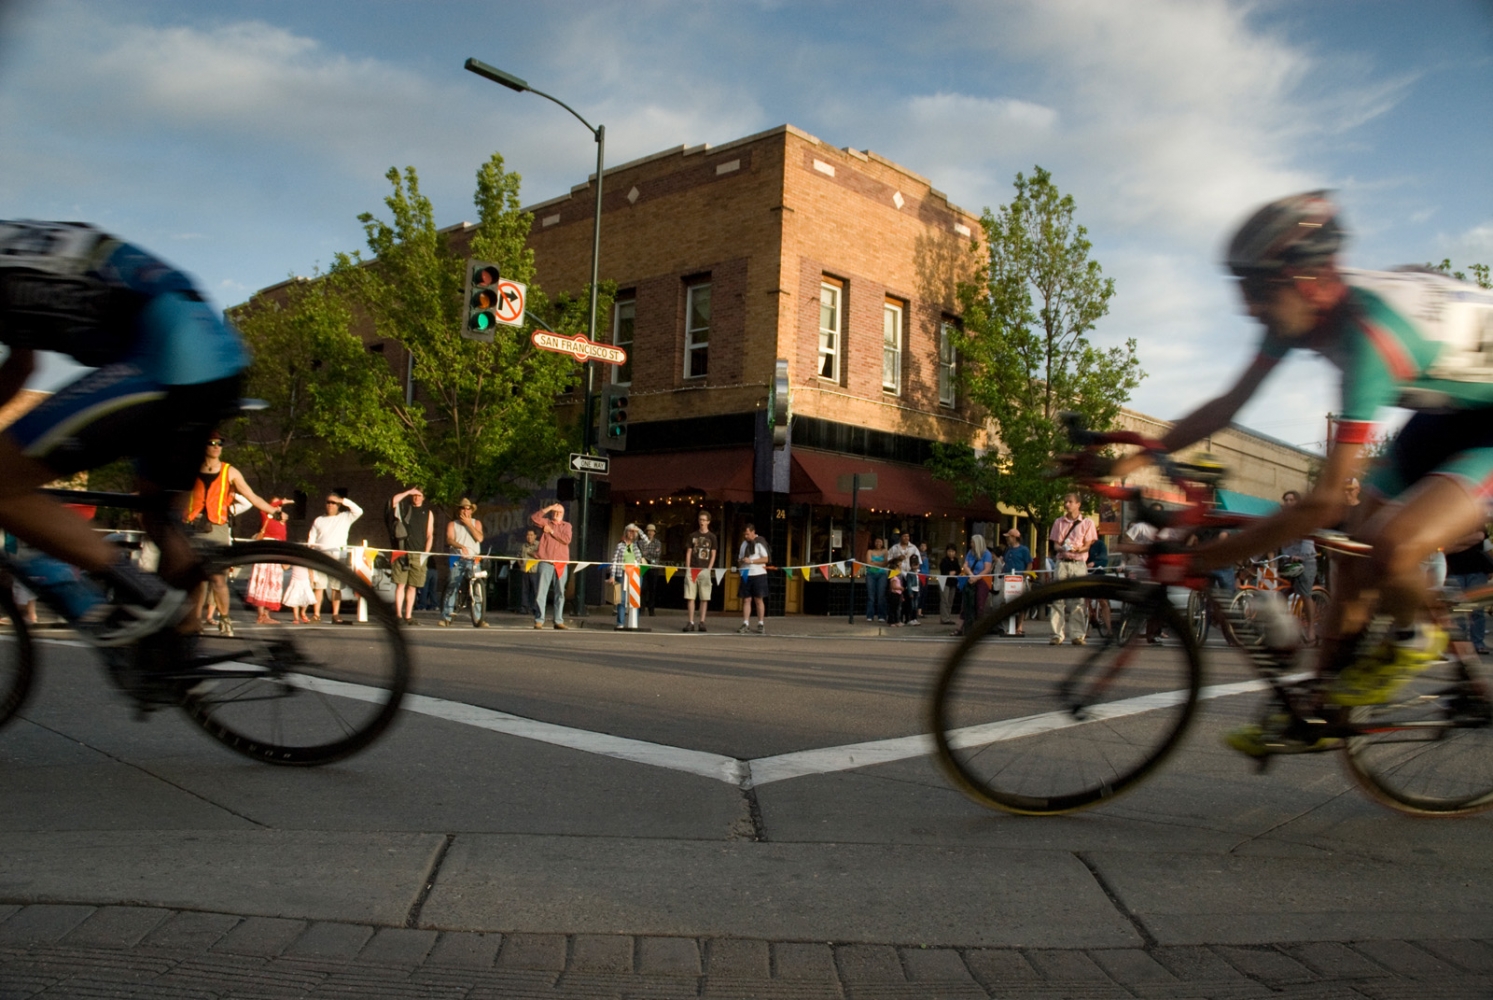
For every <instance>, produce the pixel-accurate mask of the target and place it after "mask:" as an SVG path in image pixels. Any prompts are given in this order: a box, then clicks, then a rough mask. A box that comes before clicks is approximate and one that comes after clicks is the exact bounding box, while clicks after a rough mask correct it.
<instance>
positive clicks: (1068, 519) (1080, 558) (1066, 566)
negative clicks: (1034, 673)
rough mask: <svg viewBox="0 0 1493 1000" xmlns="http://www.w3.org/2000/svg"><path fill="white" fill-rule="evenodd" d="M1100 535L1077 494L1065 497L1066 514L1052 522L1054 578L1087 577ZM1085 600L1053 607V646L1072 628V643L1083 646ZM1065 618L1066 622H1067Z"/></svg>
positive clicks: (1069, 600) (1085, 616) (1085, 638)
mask: <svg viewBox="0 0 1493 1000" xmlns="http://www.w3.org/2000/svg"><path fill="white" fill-rule="evenodd" d="M1098 538H1099V531H1098V529H1097V528H1095V527H1094V522H1093V521H1090V520H1089V519H1088V518H1086V517H1084V516H1083V501H1082V500H1081V499H1080V498H1079V496H1078V494H1077V493H1069V494H1068V495H1067V496H1065V497H1063V516H1062V517H1060V518H1058V519H1057V520H1056V521H1054V522H1053V525H1052V531H1051V532H1050V533H1049V534H1048V536H1047V539H1048V541H1050V542H1052V545H1053V557H1054V559H1055V560H1056V563H1057V565H1056V567H1055V569H1056V573H1055V574H1054V576H1055V578H1056V579H1058V580H1067V579H1070V578H1071V577H1075V576H1085V575H1087V574H1088V572H1089V567H1088V561H1089V548H1090V546H1092V545H1093V544H1094V542H1095V541H1097V540H1098ZM1083 603H1084V602H1083V601H1080V600H1075V599H1073V598H1066V599H1064V600H1063V602H1062V603H1061V604H1054V605H1053V606H1052V639H1051V640H1050V642H1051V643H1052V644H1053V645H1054V646H1059V645H1062V642H1063V640H1064V639H1065V638H1067V634H1066V633H1067V632H1068V631H1069V630H1071V631H1072V633H1073V635H1072V640H1073V645H1075V646H1082V645H1083V644H1084V642H1085V641H1086V640H1087V637H1088V626H1089V621H1088V612H1087V610H1086V609H1085V608H1084V607H1083ZM1065 619H1066V622H1065Z"/></svg>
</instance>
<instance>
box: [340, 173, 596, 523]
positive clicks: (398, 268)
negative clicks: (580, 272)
mask: <svg viewBox="0 0 1493 1000" xmlns="http://www.w3.org/2000/svg"><path fill="white" fill-rule="evenodd" d="M386 176H387V178H388V180H389V183H390V184H391V185H392V187H393V192H392V193H391V194H390V195H389V196H388V197H387V198H385V199H384V204H385V206H386V207H387V209H388V210H389V213H390V218H389V219H388V220H387V221H385V220H384V219H380V218H378V217H376V216H375V215H373V214H372V213H364V214H363V215H360V216H359V217H358V218H359V221H360V222H362V224H363V231H364V234H365V237H366V239H367V245H368V250H369V251H370V254H371V257H370V258H365V257H364V256H363V255H362V253H361V252H354V253H352V254H339V255H337V257H336V259H335V262H334V264H333V266H332V270H331V278H332V283H333V285H334V286H335V288H336V289H337V293H338V294H342V295H346V296H347V298H348V300H349V301H350V302H352V303H353V304H354V305H355V307H356V308H357V309H358V310H359V311H360V312H362V313H364V314H365V315H366V316H367V317H368V318H369V319H370V320H371V321H372V323H373V325H374V329H375V331H376V333H377V334H378V336H380V337H384V338H388V339H389V340H391V341H393V342H395V343H397V344H399V345H400V346H401V347H404V348H407V349H408V350H409V351H410V352H411V354H412V355H413V359H414V381H415V384H416V385H417V386H418V392H416V393H415V395H414V398H413V399H412V400H407V399H406V394H405V379H404V373H403V372H395V371H394V370H393V369H392V368H390V367H389V366H388V365H387V364H384V363H383V362H382V359H377V358H375V360H376V361H377V362H378V363H377V364H373V365H369V366H366V370H365V371H364V372H362V373H360V375H361V376H362V377H360V378H358V379H352V380H349V381H348V382H347V383H345V384H342V385H338V386H328V387H326V389H325V390H324V392H323V393H322V397H321V402H322V403H323V405H324V406H325V407H326V408H327V409H326V412H327V415H328V417H329V419H328V420H327V421H326V423H325V424H324V427H323V433H324V434H325V436H326V439H327V440H328V442H329V443H331V444H332V445H334V446H336V447H339V448H345V449H352V450H355V451H357V452H358V453H360V454H362V455H365V456H367V458H368V459H369V460H370V461H371V462H372V464H373V466H374V468H376V469H377V470H378V471H379V472H380V473H384V474H387V475H391V476H394V477H396V478H398V479H400V480H401V481H403V482H407V483H418V484H420V485H421V486H422V487H423V488H424V489H425V491H426V493H427V494H428V495H429V496H430V497H431V498H432V500H435V501H437V502H445V501H451V500H454V499H455V498H457V497H460V496H472V497H479V498H481V497H488V496H492V495H495V494H501V493H508V492H513V491H514V490H516V489H518V488H520V487H519V483H520V482H521V481H523V480H534V479H543V478H544V477H546V476H548V475H549V474H551V473H553V472H554V471H555V470H556V469H558V468H559V467H560V465H561V463H562V462H563V459H564V456H565V453H566V451H567V450H568V449H569V448H570V447H571V446H572V444H573V439H574V438H576V437H577V436H578V428H568V427H562V426H560V425H559V423H558V422H557V421H556V419H555V414H554V404H555V397H556V395H557V394H559V393H562V392H564V391H565V390H567V389H568V388H570V387H571V386H572V384H573V383H574V382H575V380H576V378H577V372H578V366H577V365H576V364H575V363H574V362H573V361H572V360H570V359H568V358H566V357H564V356H562V355H558V354H554V353H550V352H545V351H540V350H537V349H536V348H534V347H533V345H532V343H531V341H530V339H529V334H530V331H531V329H532V327H530V326H525V327H523V328H519V327H508V326H500V327H498V331H497V334H496V336H495V339H494V341H493V343H491V344H484V343H480V342H477V341H472V340H466V339H463V338H462V337H461V336H460V335H459V331H460V329H461V327H462V324H463V322H464V320H465V309H464V304H463V302H462V301H461V299H462V290H463V281H464V276H465V260H466V259H467V256H468V255H470V256H471V257H474V258H478V259H482V260H489V261H493V262H495V263H497V264H498V266H499V269H500V270H501V271H502V273H503V275H504V277H506V278H512V279H514V280H517V281H520V282H523V283H525V284H527V285H528V286H529V291H528V308H529V310H530V312H532V313H535V314H537V315H539V316H540V317H542V318H544V319H545V320H546V321H547V324H546V325H548V326H550V328H552V329H556V330H558V331H559V332H566V333H573V332H579V331H581V330H584V329H585V322H586V315H587V314H586V310H585V307H584V304H583V303H584V302H585V296H586V294H587V292H586V291H583V292H582V293H581V295H580V296H577V297H575V298H568V297H567V298H561V299H559V300H557V301H556V302H554V303H550V302H549V301H548V300H547V299H546V297H545V296H544V294H543V292H542V291H541V290H540V289H539V288H538V286H537V285H535V284H534V281H533V278H534V254H533V251H532V250H530V249H528V247H527V245H526V240H527V236H528V233H529V230H530V227H531V225H532V222H533V216H531V215H529V214H528V213H526V212H523V211H522V210H521V209H520V208H519V180H520V179H519V176H518V174H515V173H510V172H508V171H505V170H504V169H503V158H502V157H501V156H500V155H498V154H496V153H495V154H493V156H492V158H491V159H489V160H488V162H487V163H485V164H483V165H482V167H481V169H480V170H478V172H477V190H476V195H475V197H474V201H475V203H476V207H477V216H478V222H477V226H476V229H475V232H473V233H472V238H471V242H470V245H469V248H468V250H467V251H466V252H464V253H463V254H461V255H458V254H457V253H456V252H455V251H454V250H453V249H452V247H451V245H450V240H449V238H448V236H447V235H446V234H444V233H441V232H439V231H438V230H437V228H436V224H435V214H434V210H433V207H432V205H431V203H430V201H429V199H427V198H426V197H425V196H424V195H422V194H421V193H420V184H419V177H418V175H417V174H416V172H415V168H414V167H407V168H405V171H404V174H403V175H401V174H400V172H399V171H398V170H397V169H394V168H391V169H390V170H389V172H388V174H387V175H386ZM613 294H614V293H613V289H612V288H611V287H606V288H604V289H603V294H602V297H601V300H600V302H599V303H598V315H602V316H605V315H607V313H608V312H609V311H610V308H611V299H612V296H613Z"/></svg>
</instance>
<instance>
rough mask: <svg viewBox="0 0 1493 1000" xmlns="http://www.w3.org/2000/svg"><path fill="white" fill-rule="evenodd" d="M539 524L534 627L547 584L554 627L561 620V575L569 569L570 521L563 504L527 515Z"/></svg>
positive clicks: (539, 617)
mask: <svg viewBox="0 0 1493 1000" xmlns="http://www.w3.org/2000/svg"><path fill="white" fill-rule="evenodd" d="M529 520H531V521H533V522H534V524H536V525H537V526H538V527H539V531H540V535H539V596H538V597H537V598H535V601H534V627H535V628H544V605H545V599H546V598H547V597H548V596H549V589H550V587H551V586H553V587H554V588H555V628H557V629H562V630H563V629H565V628H568V627H569V626H567V625H566V624H565V578H566V576H567V575H568V571H569V569H570V535H571V529H570V522H568V521H566V520H565V505H564V504H562V503H552V504H550V505H549V506H548V507H546V508H544V509H543V510H539V511H535V512H534V514H533V516H532V517H530V518H529Z"/></svg>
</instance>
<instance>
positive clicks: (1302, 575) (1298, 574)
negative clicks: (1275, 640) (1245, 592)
mask: <svg viewBox="0 0 1493 1000" xmlns="http://www.w3.org/2000/svg"><path fill="white" fill-rule="evenodd" d="M1300 502H1301V494H1300V493H1297V492H1296V491H1295V490H1286V492H1284V493H1282V494H1281V498H1280V505H1281V506H1282V507H1294V506H1296V505H1297V504H1298V503H1300ZM1280 555H1281V564H1280V574H1281V576H1283V577H1285V578H1286V579H1287V580H1290V581H1291V590H1292V592H1293V593H1295V594H1296V596H1297V597H1299V598H1301V606H1302V609H1303V610H1304V611H1305V612H1306V635H1305V636H1303V639H1305V641H1306V643H1307V645H1309V646H1311V645H1316V642H1317V605H1316V602H1315V601H1313V600H1312V587H1313V585H1315V584H1316V582H1317V543H1316V542H1314V541H1312V540H1311V539H1310V538H1298V539H1296V541H1294V542H1291V543H1290V544H1288V545H1283V546H1281V550H1280Z"/></svg>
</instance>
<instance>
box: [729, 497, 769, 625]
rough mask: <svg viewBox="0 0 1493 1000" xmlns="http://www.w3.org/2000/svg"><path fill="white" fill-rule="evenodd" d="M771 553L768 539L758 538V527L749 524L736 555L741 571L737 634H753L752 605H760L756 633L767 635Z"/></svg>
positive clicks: (743, 533) (743, 532) (758, 606)
mask: <svg viewBox="0 0 1493 1000" xmlns="http://www.w3.org/2000/svg"><path fill="white" fill-rule="evenodd" d="M771 558H772V552H771V550H769V549H768V547H767V539H765V538H758V537H757V526H756V525H754V524H750V523H749V524H747V526H746V528H745V529H744V530H743V531H742V537H741V548H740V549H738V550H737V553H736V565H737V566H739V567H740V568H741V628H739V629H737V630H736V631H738V632H743V633H744V632H750V631H751V628H752V602H753V601H756V602H757V632H758V634H760V635H766V634H767V564H768V562H769V561H771Z"/></svg>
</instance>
